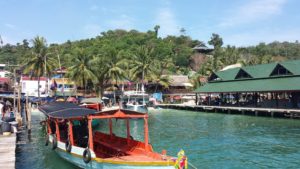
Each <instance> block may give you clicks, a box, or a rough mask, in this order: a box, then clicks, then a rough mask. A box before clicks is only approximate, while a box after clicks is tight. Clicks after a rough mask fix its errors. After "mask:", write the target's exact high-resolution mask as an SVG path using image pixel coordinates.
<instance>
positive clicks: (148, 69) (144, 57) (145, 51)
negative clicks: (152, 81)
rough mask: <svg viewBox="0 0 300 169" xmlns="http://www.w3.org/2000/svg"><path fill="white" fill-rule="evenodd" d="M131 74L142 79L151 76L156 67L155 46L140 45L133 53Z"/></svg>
mask: <svg viewBox="0 0 300 169" xmlns="http://www.w3.org/2000/svg"><path fill="white" fill-rule="evenodd" d="M131 65H132V67H131V75H132V76H134V77H136V78H137V79H139V80H141V81H142V84H144V81H145V78H146V77H149V76H150V75H151V74H152V73H153V72H154V69H155V53H154V48H150V47H147V46H140V47H138V48H137V51H136V53H135V54H134V55H133V58H132V62H131Z"/></svg>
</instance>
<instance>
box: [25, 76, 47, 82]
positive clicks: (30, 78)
mask: <svg viewBox="0 0 300 169" xmlns="http://www.w3.org/2000/svg"><path fill="white" fill-rule="evenodd" d="M22 80H32V81H37V80H38V78H37V77H28V76H22ZM46 80H47V78H46V77H40V81H46Z"/></svg>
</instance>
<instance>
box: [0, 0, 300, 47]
mask: <svg viewBox="0 0 300 169" xmlns="http://www.w3.org/2000/svg"><path fill="white" fill-rule="evenodd" d="M299 7H300V1H299V0H26V1H24V0H0V36H1V37H2V40H3V42H4V43H10V44H16V43H17V42H22V40H23V39H29V40H30V39H33V38H34V37H35V36H37V35H39V36H43V37H45V38H46V39H47V42H48V44H50V43H63V42H66V41H67V40H71V41H73V40H79V39H86V38H92V37H95V36H97V35H99V34H100V33H101V32H104V31H107V30H110V29H125V30H131V29H135V30H138V31H143V32H145V31H148V30H153V28H154V26H155V25H160V30H159V36H160V37H166V36H167V35H180V29H181V28H184V29H185V30H186V32H185V34H186V35H188V36H191V37H192V39H197V40H200V41H203V42H205V43H207V41H209V39H210V37H211V35H212V33H217V34H219V35H220V36H221V37H222V38H223V42H224V44H225V45H236V46H249V45H256V44H258V43H260V42H266V43H270V42H273V41H290V42H295V41H296V40H300V12H299Z"/></svg>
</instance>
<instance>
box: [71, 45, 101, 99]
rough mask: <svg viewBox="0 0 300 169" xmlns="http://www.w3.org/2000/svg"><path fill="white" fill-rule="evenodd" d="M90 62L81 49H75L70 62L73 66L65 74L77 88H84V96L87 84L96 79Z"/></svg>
mask: <svg viewBox="0 0 300 169" xmlns="http://www.w3.org/2000/svg"><path fill="white" fill-rule="evenodd" d="M92 61H93V58H92V57H91V56H89V55H87V54H86V52H85V51H84V50H83V49H81V48H76V49H75V55H74V58H73V60H72V62H73V66H71V67H69V69H68V73H67V77H69V78H70V79H71V80H73V81H74V82H75V83H76V84H77V85H78V86H83V87H84V96H85V95H86V89H87V84H88V82H89V81H93V80H95V79H96V76H95V74H94V71H93V67H92V66H93V64H92V63H93V62H92Z"/></svg>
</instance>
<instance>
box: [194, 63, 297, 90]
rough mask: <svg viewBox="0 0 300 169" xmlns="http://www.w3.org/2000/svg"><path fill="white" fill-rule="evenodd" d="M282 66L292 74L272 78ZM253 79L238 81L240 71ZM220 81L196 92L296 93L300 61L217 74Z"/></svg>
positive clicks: (248, 67) (230, 70) (208, 84)
mask: <svg viewBox="0 0 300 169" xmlns="http://www.w3.org/2000/svg"><path fill="white" fill-rule="evenodd" d="M278 64H280V65H281V66H283V67H284V68H286V69H287V70H288V71H289V72H291V73H292V74H284V75H276V76H271V73H272V72H273V70H274V69H275V68H276V67H277V65H278ZM241 69H242V70H244V71H246V72H247V73H249V75H251V77H252V78H247V79H243V80H239V79H236V75H237V74H238V72H239V71H240V70H241ZM215 74H216V75H217V76H218V77H220V80H218V81H211V82H208V83H207V84H206V85H204V86H201V87H200V88H198V89H197V90H196V91H195V92H216V93H217V92H247V91H249V92H252V91H294V90H297V91H299V90H300V60H289V61H284V62H280V63H269V64H261V65H253V66H245V67H242V68H233V69H228V70H225V71H219V72H216V73H215Z"/></svg>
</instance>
